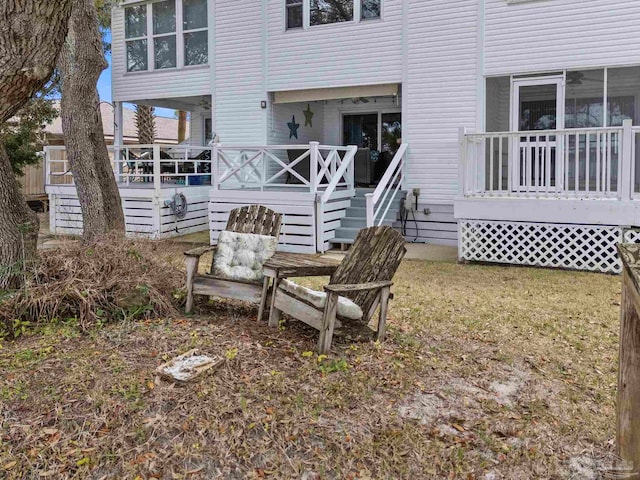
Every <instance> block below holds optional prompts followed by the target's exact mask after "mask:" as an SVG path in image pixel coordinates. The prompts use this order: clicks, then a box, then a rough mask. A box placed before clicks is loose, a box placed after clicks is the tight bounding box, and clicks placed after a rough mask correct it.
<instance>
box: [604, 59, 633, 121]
mask: <svg viewBox="0 0 640 480" xmlns="http://www.w3.org/2000/svg"><path fill="white" fill-rule="evenodd" d="M608 75H609V76H608V81H607V84H608V87H609V91H608V93H607V96H608V101H607V103H608V108H607V111H608V119H607V126H608V127H620V126H622V122H623V121H624V120H629V119H630V120H633V124H634V125H636V123H637V122H636V95H638V94H640V67H630V68H610V69H609V73H608Z"/></svg>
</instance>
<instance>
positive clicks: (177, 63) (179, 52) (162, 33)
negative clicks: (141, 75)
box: [125, 0, 209, 72]
mask: <svg viewBox="0 0 640 480" xmlns="http://www.w3.org/2000/svg"><path fill="white" fill-rule="evenodd" d="M125 42H126V61H127V71H128V72H137V71H144V70H162V69H167V68H176V67H184V66H190V65H203V64H206V63H208V60H209V58H208V57H209V45H208V31H207V0H162V1H157V2H152V3H148V4H143V5H135V6H131V7H126V8H125Z"/></svg>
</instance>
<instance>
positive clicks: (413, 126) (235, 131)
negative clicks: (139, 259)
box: [112, 0, 640, 272]
mask: <svg viewBox="0 0 640 480" xmlns="http://www.w3.org/2000/svg"><path fill="white" fill-rule="evenodd" d="M240 6H241V8H239V7H240ZM638 19H640V5H639V4H638V2H636V1H634V0H622V1H619V2H615V5H612V3H611V2H610V1H609V0H590V1H589V2H584V1H583V0H430V1H425V0H250V1H246V2H241V3H240V2H237V1H233V0H163V1H153V2H144V1H142V2H141V1H125V2H122V3H121V4H120V5H119V6H117V7H115V8H114V10H113V17H112V28H113V30H112V36H113V98H114V104H115V108H116V123H118V122H117V119H118V117H119V116H120V115H121V112H122V104H123V102H134V103H148V104H152V105H156V106H160V107H169V108H177V109H182V110H188V111H190V112H191V120H192V122H191V136H190V138H191V145H192V146H194V147H195V146H199V147H202V148H210V152H211V159H212V165H211V169H212V170H211V171H212V175H211V185H209V188H208V190H207V192H206V194H205V193H204V192H203V191H202V188H203V187H202V186H201V185H197V186H193V187H192V186H190V185H188V184H187V185H179V186H176V185H173V184H171V183H168V182H163V180H162V178H158V179H156V181H155V184H156V186H157V187H158V189H157V190H156V194H154V195H155V196H154V200H153V201H154V202H156V203H158V202H160V203H162V202H166V201H167V195H169V192H170V193H171V194H175V193H184V194H185V195H186V196H187V197H190V196H191V197H193V196H194V195H195V197H193V198H194V202H195V203H196V204H200V205H201V204H202V202H203V201H204V200H203V199H204V198H205V197H206V202H207V203H208V206H207V215H208V222H207V226H206V228H208V229H210V231H211V238H212V240H215V238H216V237H217V232H218V231H219V230H220V229H221V228H223V225H224V220H225V218H226V217H225V215H226V214H227V213H228V211H229V210H230V209H231V208H232V207H233V206H235V205H237V204H245V203H253V202H260V203H265V204H268V205H270V206H271V207H272V208H274V209H276V210H280V211H281V212H282V213H284V214H285V221H284V227H283V235H282V239H281V242H282V248H284V249H289V250H293V251H323V250H324V249H326V248H328V247H329V246H330V245H331V244H332V243H334V244H335V243H348V241H349V238H352V235H354V234H355V232H356V231H357V230H358V229H359V228H361V227H362V226H365V225H371V224H380V223H392V224H394V225H396V226H397V227H398V228H402V229H403V231H405V232H406V235H407V238H409V239H411V240H415V241H420V242H428V243H435V244H444V245H457V246H458V248H459V254H460V258H461V259H462V260H468V261H487V262H499V263H515V264H526V265H544V266H557V267H569V268H577V269H588V270H598V271H607V272H615V271H619V265H618V262H617V259H616V254H615V243H616V242H618V241H620V239H621V238H623V237H624V238H626V239H628V240H633V239H635V238H636V233H635V230H634V229H633V227H635V226H637V225H639V222H640V216H638V214H637V212H638V210H637V209H638V207H637V202H636V192H638V191H640V173H638V174H637V175H636V169H635V163H636V157H635V152H636V148H635V145H636V133H637V129H636V128H637V127H636V124H638V123H640V122H639V119H638V118H637V116H638V114H640V112H639V111H638V108H640V99H639V98H638V94H639V93H640V67H639V66H640V42H638V40H640V38H639V37H640V31H638V29H637V28H636V24H637V21H638ZM525 131H526V132H527V133H526V134H523V133H522V132H525ZM214 132H215V135H214ZM214 138H215V141H216V142H217V143H216V144H215V145H213V146H211V147H205V146H206V145H207V144H208V142H209V141H210V140H212V139H214ZM122 140H123V139H122V133H121V132H116V144H117V145H122V143H123V141H122ZM347 146H351V147H347ZM156 153H157V154H158V155H159V154H160V151H159V150H158V151H156ZM167 155H168V156H171V155H169V154H167ZM178 156H179V157H180V158H181V159H182V160H184V161H185V162H187V161H188V160H189V154H187V153H185V154H184V155H178ZM191 156H193V155H191ZM155 158H156V161H157V162H159V158H158V156H157V155H156V157H155ZM182 160H180V161H182ZM176 168H177V167H176ZM185 168H187V166H186V163H185ZM176 172H178V170H176ZM119 175H120V177H119V178H120V179H121V180H122V179H123V177H122V172H119ZM157 175H160V174H159V173H158V174H157ZM176 175H177V173H176ZM193 175H196V173H193ZM126 178H129V177H126ZM123 183H124V182H123ZM185 183H186V182H185ZM362 186H365V187H369V188H368V189H367V188H360V187H362ZM138 187H139V185H136V188H138ZM138 193H139V192H138ZM404 195H407V196H408V201H407V202H406V203H405V204H404V205H405V206H406V207H409V208H408V209H401V208H400V207H401V206H402V205H403V204H402V202H401V200H402V198H403V196H404ZM123 198H125V201H126V194H123ZM399 212H400V213H401V215H399V214H398V213H399ZM194 215H195V214H194ZM198 215H203V212H202V211H201V212H200V213H199V214H198ZM132 218H133V217H132ZM407 218H408V219H409V220H410V221H407ZM191 221H192V223H194V224H195V223H198V222H200V223H199V224H198V228H204V227H202V225H204V224H203V223H202V222H203V219H202V218H200V219H199V220H196V219H195V217H194V218H192V219H191ZM156 223H157V222H156ZM176 229H177V230H179V226H177V224H176ZM154 232H155V233H154V234H158V233H162V232H160V231H159V230H157V229H156V230H155V231H154Z"/></svg>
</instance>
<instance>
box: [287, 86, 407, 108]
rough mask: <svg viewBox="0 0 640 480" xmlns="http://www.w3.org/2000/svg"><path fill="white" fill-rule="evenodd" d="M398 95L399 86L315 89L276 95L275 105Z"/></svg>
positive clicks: (290, 91)
mask: <svg viewBox="0 0 640 480" xmlns="http://www.w3.org/2000/svg"><path fill="white" fill-rule="evenodd" d="M394 95H398V84H397V83H389V84H382V85H363V86H359V87H339V88H314V89H310V90H288V91H282V92H275V93H274V103H297V102H314V101H318V100H335V99H338V100H339V99H343V98H358V97H388V96H394Z"/></svg>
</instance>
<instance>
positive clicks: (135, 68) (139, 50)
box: [127, 40, 149, 72]
mask: <svg viewBox="0 0 640 480" xmlns="http://www.w3.org/2000/svg"><path fill="white" fill-rule="evenodd" d="M147 59H148V57H147V41H146V40H133V41H129V42H127V72H139V71H140V70H147V69H148V68H149V66H148V64H147V62H148V60H147Z"/></svg>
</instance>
